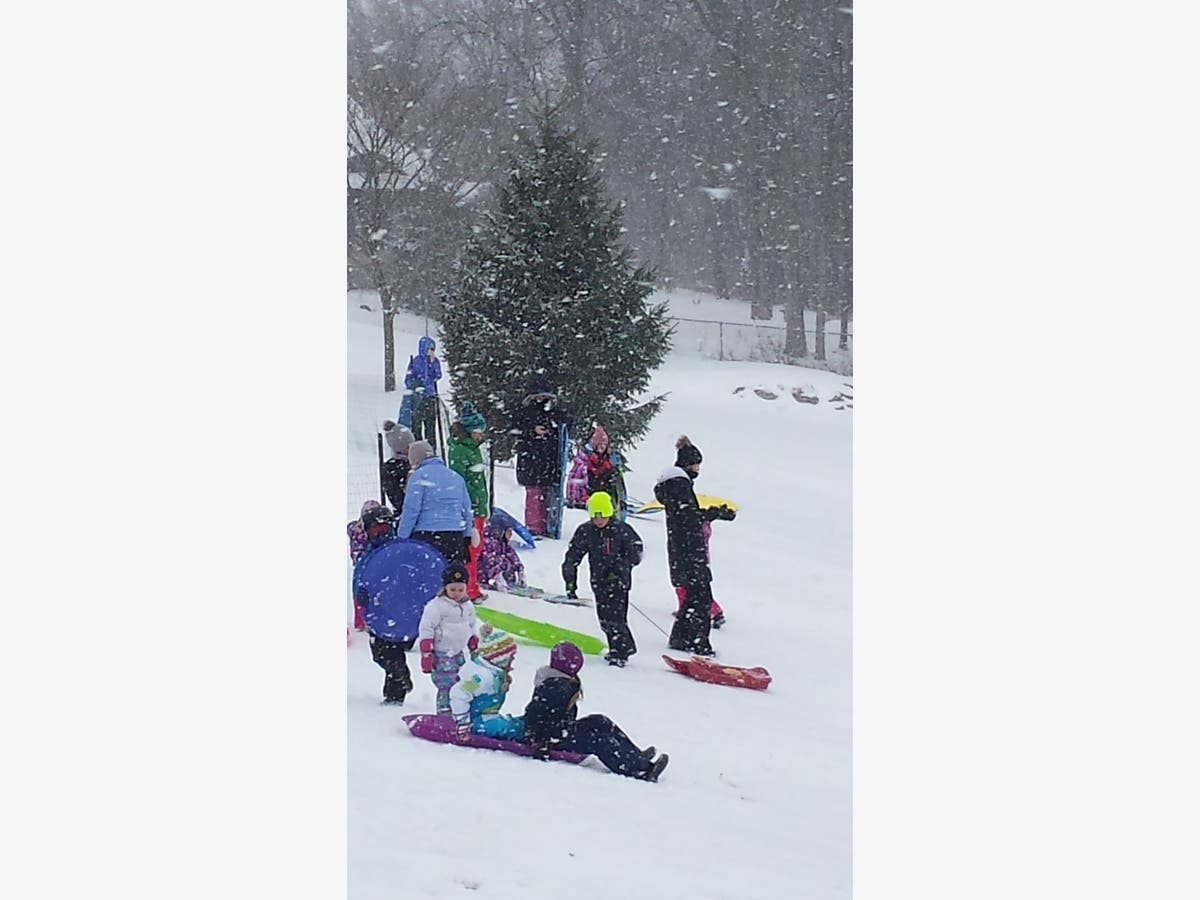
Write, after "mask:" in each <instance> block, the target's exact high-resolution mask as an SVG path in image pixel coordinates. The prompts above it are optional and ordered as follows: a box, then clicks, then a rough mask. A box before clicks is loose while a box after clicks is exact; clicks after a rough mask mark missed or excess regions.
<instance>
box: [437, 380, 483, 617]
mask: <svg viewBox="0 0 1200 900" xmlns="http://www.w3.org/2000/svg"><path fill="white" fill-rule="evenodd" d="M485 428H487V422H486V421H485V420H484V418H483V415H482V413H479V412H477V411H476V410H475V407H474V406H472V405H471V404H470V403H467V402H464V403H463V405H462V413H461V415H460V416H459V418H458V421H457V422H455V423H454V424H453V425H451V426H450V437H449V439H448V440H447V441H446V447H447V449H448V450H449V465H450V468H451V469H452V470H454V471H455V472H457V473H458V474H459V475H461V476H462V478H463V481H465V482H466V483H467V495H468V496H469V497H470V498H471V511H472V512H473V513H474V514H475V516H474V523H475V531H476V532H477V533H478V534H482V533H483V523H484V522H485V521H486V520H487V515H488V485H487V475H485V474H484V468H483V452H482V451H481V450H480V449H479V445H480V444H482V443H483V438H484V429H485ZM479 552H480V545H479V544H478V543H473V544H472V545H471V550H470V552H469V555H468V558H467V572H468V573H469V574H470V577H471V580H470V581H469V582H468V583H467V596H469V597H470V598H471V599H472V600H480V599H482V598H483V592H482V591H481V590H479Z"/></svg>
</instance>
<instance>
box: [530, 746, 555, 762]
mask: <svg viewBox="0 0 1200 900" xmlns="http://www.w3.org/2000/svg"><path fill="white" fill-rule="evenodd" d="M529 750H530V753H529V755H530V756H532V757H533V758H534V759H549V758H550V745H549V744H541V743H538V744H530V745H529Z"/></svg>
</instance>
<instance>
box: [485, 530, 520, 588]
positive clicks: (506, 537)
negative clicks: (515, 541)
mask: <svg viewBox="0 0 1200 900" xmlns="http://www.w3.org/2000/svg"><path fill="white" fill-rule="evenodd" d="M484 531H485V535H484V538H483V550H482V551H481V552H480V554H479V581H480V583H482V584H486V585H488V586H490V587H494V588H496V590H498V591H507V590H508V586H509V585H510V584H519V585H521V586H522V587H524V586H525V564H524V563H523V562H521V557H520V556H518V555H517V551H516V550H514V549H513V546H512V544H511V543H509V542H510V541H511V540H512V536H513V527H512V519H511V517H510V516H509V515H508V514H507V513H503V512H494V513H492V517H491V518H490V519H488V524H487V528H486V529H484Z"/></svg>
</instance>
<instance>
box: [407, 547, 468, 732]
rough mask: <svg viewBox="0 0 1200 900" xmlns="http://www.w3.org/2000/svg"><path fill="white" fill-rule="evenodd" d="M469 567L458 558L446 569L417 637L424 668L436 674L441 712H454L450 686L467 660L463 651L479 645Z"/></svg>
mask: <svg viewBox="0 0 1200 900" xmlns="http://www.w3.org/2000/svg"><path fill="white" fill-rule="evenodd" d="M467 578H468V575H467V567H466V566H465V565H463V564H462V563H461V562H458V561H455V562H452V563H450V565H448V566H446V570H445V571H444V572H443V573H442V589H441V591H439V592H438V594H437V596H436V597H434V598H433V599H432V600H430V601H429V602H428V603H427V604H425V610H424V612H422V613H421V623H420V625H418V626H417V637H418V638H419V639H420V642H421V643H420V647H421V671H422V672H424V673H426V674H427V675H430V676H432V678H433V686H434V687H436V688H437V712H438V715H440V716H442V715H445V716H448V715H450V686H451V685H452V684H454V682H456V681H458V670H459V669H461V668H462V665H463V663H464V662H465V661H466V659H465V657H464V655H463V651H464V650H466V651H468V652H474V651H475V648H476V647H478V646H479V638H478V637H477V636H476V634H475V628H476V624H477V621H478V620H477V618H476V616H475V604H474V603H472V602H471V601H470V600H468V599H467Z"/></svg>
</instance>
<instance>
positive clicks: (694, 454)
mask: <svg viewBox="0 0 1200 900" xmlns="http://www.w3.org/2000/svg"><path fill="white" fill-rule="evenodd" d="M675 450H676V455H675V465H673V466H671V467H669V468H667V469H666V470H665V471H664V472H663V473H662V475H660V476H659V479H658V483H657V484H656V485H655V486H654V496H655V498H656V499H657V500H658V501H659V502H660V503H661V504H662V505H663V508H664V509H665V511H666V516H667V561H668V563H669V564H670V569H671V584H673V585H675V587H682V588H684V589H685V590H686V592H687V598H686V600H685V601H684V604H683V609H682V610H680V612H679V615H677V616H676V617H675V626H674V627H673V628H672V629H671V636H670V638H669V639H668V641H667V646H668V647H670V648H671V649H672V650H683V651H685V652H688V653H695V654H696V655H697V656H713V655H714V653H713V648H712V644H711V643H710V642H709V638H708V636H709V628H710V626H711V624H712V623H711V619H710V617H709V607H711V605H712V584H711V582H712V570H711V569H709V567H708V553H707V551H706V550H705V547H704V522H705V521H710V522H711V521H712V520H713V519H727V520H730V521H732V520H733V518H734V516H735V513H734V511H733V510H731V509H730V508H729V507H727V506H716V507H710V508H709V509H701V508H700V502H699V501H698V500H697V499H696V491H695V489H694V488H693V487H692V482H693V481H694V480H695V479H696V478H697V477H699V475H700V463H701V462H702V461H703V459H704V457H703V456H702V455H701V453H700V448H699V447H697V446H696V445H695V444H693V443H692V442H691V441H690V440H688V438H687V436H686V435H684V436H683V437H681V438H680V439H679V440H678V441H676V443H675Z"/></svg>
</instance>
